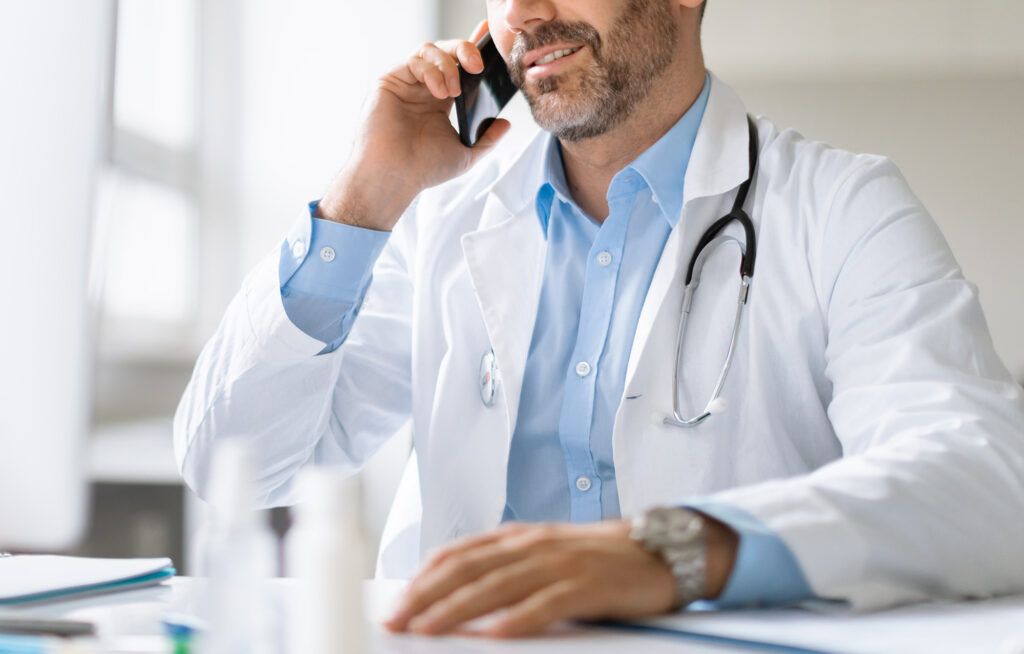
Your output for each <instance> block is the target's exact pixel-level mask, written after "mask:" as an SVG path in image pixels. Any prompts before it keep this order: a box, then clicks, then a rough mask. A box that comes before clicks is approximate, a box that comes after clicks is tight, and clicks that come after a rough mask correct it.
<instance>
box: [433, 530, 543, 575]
mask: <svg viewBox="0 0 1024 654" xmlns="http://www.w3.org/2000/svg"><path fill="white" fill-rule="evenodd" d="M526 529H528V526H527V525H525V524H522V523H516V522H510V523H507V524H504V525H502V526H500V527H498V528H497V529H495V530H493V531H489V532H487V533H484V534H478V535H476V536H469V537H468V538H463V539H461V540H458V541H456V542H454V543H452V544H451V545H448V546H446V547H442V548H440V549H438V550H437V551H435V552H434V553H433V554H431V556H430V558H429V559H428V560H427V563H426V564H425V565H424V566H423V570H421V571H420V574H423V573H424V572H426V571H427V570H430V569H432V568H435V567H437V566H438V565H439V564H441V563H443V562H444V561H446V560H448V559H450V558H451V557H453V556H457V555H459V554H464V553H466V552H469V551H472V550H475V549H477V548H478V547H481V546H483V545H489V544H491V543H494V542H497V541H499V540H502V539H504V538H507V537H508V536H511V535H513V534H517V533H521V532H522V531H524V530H526Z"/></svg>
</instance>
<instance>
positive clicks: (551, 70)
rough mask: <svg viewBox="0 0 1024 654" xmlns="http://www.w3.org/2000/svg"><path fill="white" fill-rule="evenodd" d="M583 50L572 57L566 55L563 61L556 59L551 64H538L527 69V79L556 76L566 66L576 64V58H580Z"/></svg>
mask: <svg viewBox="0 0 1024 654" xmlns="http://www.w3.org/2000/svg"><path fill="white" fill-rule="evenodd" d="M583 50H584V48H580V49H579V50H577V51H576V52H574V53H572V54H571V55H566V56H564V57H562V58H561V59H555V60H554V61H552V62H551V63H547V64H536V65H533V66H530V67H529V68H527V69H526V78H527V79H541V78H542V77H547V76H548V75H554V74H555V73H557V72H558V71H560V70H562V69H563V68H565V67H566V66H569V65H571V64H572V62H574V61H575V60H576V58H577V57H579V56H580V53H582V52H583Z"/></svg>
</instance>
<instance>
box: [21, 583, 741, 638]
mask: <svg viewBox="0 0 1024 654" xmlns="http://www.w3.org/2000/svg"><path fill="white" fill-rule="evenodd" d="M271 583H272V585H273V590H274V593H275V594H279V595H280V597H281V598H282V599H283V601H288V596H289V595H290V591H291V588H292V583H291V582H290V581H289V580H284V579H277V580H274V581H273V582H271ZM201 584H202V582H201V581H198V580H195V579H191V578H188V577H176V578H175V579H174V580H173V581H172V582H171V583H170V584H167V585H163V586H158V587H154V588H145V589H141V590H136V591H129V592H127V593H120V594H114V595H103V596H98V597H93V598H85V599H81V600H75V601H70V602H62V603H57V604H49V605H44V606H37V607H32V608H25V609H20V610H19V613H20V614H21V615H24V616H33V617H46V618H69V619H76V620H85V621H89V622H93V623H95V624H96V626H97V631H98V634H99V635H100V637H101V638H102V639H103V641H104V644H105V645H109V646H110V647H109V649H107V650H106V651H108V652H110V653H111V654H114V653H116V654H129V653H131V654H143V653H145V654H150V653H155V652H162V651H164V650H161V649H160V647H161V645H162V643H163V642H164V639H163V631H162V628H161V625H160V620H161V618H162V617H163V616H164V615H165V614H167V613H168V612H170V613H175V614H192V615H194V614H195V612H196V598H197V592H196V590H197V588H198V587H199V586H200V585H201ZM400 590H401V584H393V583H387V582H369V583H368V584H367V611H368V613H370V614H371V616H373V615H377V616H382V615H384V614H385V612H386V609H387V607H388V606H390V605H391V603H392V602H393V601H394V599H395V597H397V595H398V593H399V592H400ZM637 648H642V650H641V651H643V652H644V654H668V653H670V652H672V653H677V652H680V651H685V652H687V653H691V652H692V653H693V654H723V653H724V654H728V653H730V652H746V651H749V650H743V649H740V650H737V649H726V648H722V647H719V646H714V647H711V646H705V645H701V644H697V645H684V646H681V644H680V642H679V641H673V640H671V639H666V638H663V637H658V636H648V635H637V634H632V633H627V632H618V631H613V630H606V629H597V628H594V629H584V628H579V627H565V628H564V629H560V630H558V631H557V633H554V634H552V635H550V636H547V637H544V638H535V639H528V640H517V641H495V640H484V639H480V638H468V637H444V638H424V637H419V636H411V635H392V634H388V633H387V632H385V631H383V630H381V629H380V628H379V627H376V626H373V627H372V638H371V647H370V654H459V653H462V652H484V653H487V654H504V653H506V652H508V653H515V654H524V653H528V654H548V653H551V654H578V652H581V651H586V652H587V654H612V653H615V654H622V653H623V652H629V651H630V650H631V649H632V650H633V651H636V649H637Z"/></svg>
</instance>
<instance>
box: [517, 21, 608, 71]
mask: <svg viewBox="0 0 1024 654" xmlns="http://www.w3.org/2000/svg"><path fill="white" fill-rule="evenodd" d="M564 41H569V42H573V43H582V44H584V45H587V46H589V47H590V49H591V51H592V52H593V55H594V58H595V59H598V60H600V54H601V35H600V34H598V32H597V30H596V29H594V27H593V26H592V25H590V24H588V23H584V22H582V21H576V22H565V21H554V22H550V23H544V24H543V25H541V26H540V27H539V28H537V29H536V30H534V31H533V32H520V33H519V34H518V35H516V40H515V42H514V43H513V44H512V52H511V53H510V56H509V59H510V60H511V61H510V64H511V67H512V68H514V69H515V71H516V72H517V73H518V74H520V75H521V74H522V73H523V71H524V68H523V57H524V56H526V53H527V52H529V51H530V50H536V49H537V48H543V47H544V46H547V45H551V44H552V43H560V42H564Z"/></svg>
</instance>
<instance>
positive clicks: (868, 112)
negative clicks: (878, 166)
mask: <svg viewBox="0 0 1024 654" xmlns="http://www.w3.org/2000/svg"><path fill="white" fill-rule="evenodd" d="M114 4H115V6H116V11H115V12H113V13H112V15H111V21H112V22H113V24H114V25H115V29H114V33H115V48H114V50H115V56H114V57H113V61H112V62H111V66H112V71H113V85H112V86H113V88H112V93H111V103H110V116H109V120H110V126H111V129H110V142H109V147H108V152H107V161H106V166H105V169H104V172H103V175H102V185H101V191H100V194H99V198H98V201H97V214H96V230H95V239H94V246H93V270H92V275H91V280H92V287H93V288H92V297H93V298H94V299H95V303H96V309H97V312H98V316H99V323H98V324H99V328H98V330H97V335H98V336H97V344H96V345H97V351H98V356H97V365H96V372H95V397H94V401H93V426H92V436H91V438H90V441H89V447H88V452H89V456H88V461H89V463H88V468H89V477H90V479H91V484H92V490H93V493H92V505H93V507H92V516H91V527H90V530H89V535H88V537H87V539H86V541H85V542H84V543H83V544H82V546H81V549H80V551H79V553H84V554H92V555H103V556H156V555H170V556H172V557H173V558H174V559H175V561H176V562H177V563H178V567H179V570H182V571H184V572H188V571H189V570H190V569H191V566H192V563H191V561H190V558H189V555H188V541H189V539H190V537H191V534H193V533H194V532H195V530H196V528H197V527H198V524H199V523H200V522H201V520H202V506H201V503H200V502H199V501H198V500H196V499H194V498H193V497H191V495H190V494H189V493H188V491H187V490H186V489H184V488H183V486H182V485H181V482H180V480H179V478H178V475H177V470H176V467H175V463H174V460H173V454H172V449H171V427H170V425H171V416H172V415H173V412H174V409H175V406H176V403H177V400H178V398H179V397H180V395H181V392H182V390H183V389H184V387H185V384H186V382H187V380H188V377H189V374H190V372H191V367H192V364H193V362H194V360H195V357H196V356H197V354H198V352H199V349H200V348H201V347H202V344H203V343H204V342H205V340H206V338H208V336H209V335H210V334H211V333H212V331H213V330H214V328H215V327H216V324H217V321H218V320H219V317H220V315H221V313H222V311H223V310H224V308H225V307H226V305H227V303H228V301H229V300H230V298H231V296H232V295H233V294H234V292H235V290H236V289H237V288H238V286H239V283H240V281H241V279H242V277H243V275H244V274H245V272H246V271H247V270H248V269H249V268H250V267H251V266H252V265H254V264H255V263H256V261H257V260H258V259H259V258H261V257H262V256H264V255H265V254H267V253H269V252H270V251H271V250H274V249H276V248H277V247H278V245H279V243H280V239H282V238H283V237H284V234H285V232H286V230H287V229H288V227H289V226H290V225H291V223H292V222H293V221H295V220H296V219H297V218H299V217H300V216H301V215H302V214H303V212H305V211H306V202H307V201H309V200H311V199H314V198H316V197H318V196H319V194H320V193H321V192H322V190H323V189H324V187H325V185H326V184H327V183H328V182H329V180H330V179H331V177H332V176H333V174H334V173H335V172H336V170H337V169H338V168H339V167H340V166H341V165H342V163H343V162H344V160H345V157H346V153H347V151H348V147H349V143H350V140H351V138H352V136H353V131H354V128H355V126H356V124H357V119H358V116H359V112H360V105H361V103H362V100H363V98H364V96H365V93H366V91H367V89H368V88H369V85H370V83H371V81H372V79H373V78H374V77H375V76H377V75H378V74H380V73H382V72H383V71H385V70H386V69H387V68H389V67H390V66H391V65H393V64H394V63H396V62H398V61H401V60H402V59H403V58H404V57H405V56H407V55H408V54H409V53H410V52H411V51H412V50H414V49H415V48H416V47H417V46H418V45H419V44H420V43H422V42H423V41H425V40H434V39H438V38H452V37H462V36H465V35H468V34H469V32H470V31H471V30H472V28H473V26H474V25H475V24H476V23H477V21H479V20H480V19H481V18H483V16H484V12H485V2H484V0H377V1H376V2H359V1H357V0H292V1H290V2H284V1H281V0H116V2H115V3H114ZM1022 30H1024V3H1019V2H1008V1H1006V0H974V1H972V2H966V3H965V2H954V1H953V0H860V1H859V2H849V1H848V0H846V1H844V0H774V1H773V2H764V1H763V0H711V2H710V4H709V7H708V10H707V17H706V20H705V27H704V43H705V51H706V53H707V64H708V66H709V67H710V68H711V69H712V70H713V71H714V72H715V73H716V74H717V75H719V76H720V77H721V78H723V79H724V80H725V81H727V82H729V83H730V84H732V85H733V86H734V87H735V88H736V89H737V90H738V91H739V93H740V95H741V96H742V97H743V98H744V99H745V101H746V103H747V106H748V108H749V110H750V111H751V112H753V113H755V114H765V115H767V116H768V117H770V118H771V119H772V120H774V121H775V122H776V123H777V124H778V125H779V126H781V127H783V128H785V127H794V128H796V129H797V130H798V131H800V132H802V133H803V134H804V135H806V136H808V137H809V138H813V139H816V140H823V141H826V142H829V143H832V144H834V145H836V146H840V147H844V148H848V149H852V150H857V151H864V152H873V153H882V154H886V155H889V156H891V157H892V158H893V159H894V160H895V161H896V162H897V164H899V166H900V167H901V168H902V170H903V172H904V174H905V175H906V176H907V178H908V179H909V181H910V183H911V186H912V187H913V188H914V189H915V190H916V192H917V193H918V194H919V196H920V197H921V198H922V200H923V201H924V203H925V204H926V206H928V207H929V208H930V210H931V211H932V213H933V215H934V216H935V219H936V220H937V221H938V223H939V225H940V226H941V227H942V229H943V231H944V232H945V234H946V237H947V238H948V240H949V242H950V244H951V246H952V248H953V250H954V252H955V253H956V255H957V257H958V259H959V261H960V262H961V264H962V266H963V268H964V271H965V274H966V275H967V276H968V277H969V278H970V279H972V280H973V281H975V282H976V283H977V284H978V286H979V287H980V290H981V297H982V302H983V305H984V308H985V312H986V315H987V317H988V320H989V323H990V326H991V329H992V334H993V338H994V340H995V344H996V348H997V350H998V351H999V352H1000V354H1001V355H1002V357H1003V359H1004V361H1005V362H1006V364H1007V366H1008V367H1009V368H1010V370H1011V371H1012V372H1013V373H1014V375H1015V376H1017V378H1018V379H1021V378H1024V290H1022V287H1021V284H1020V282H1019V274H1018V270H1017V269H1016V264H1017V263H1018V262H1019V260H1020V259H1019V248H1020V245H1021V244H1022V243H1024V216H1022V215H1021V209H1020V203H1019V201H1017V197H1018V196H1019V187H1020V184H1021V179H1022V178H1024V160H1022V155H1021V154H1020V153H1021V152H1024V121H1022V118H1024V112H1022V107H1024V39H1022V38H1021V34H1022ZM509 113H510V115H511V117H512V120H513V122H514V123H515V124H516V126H517V133H518V134H522V132H523V131H525V130H524V129H523V127H524V126H527V127H528V125H529V115H528V112H527V111H526V109H525V107H524V104H523V103H521V102H519V103H518V105H517V106H513V107H510V109H509ZM516 138H517V137H515V135H513V138H511V139H509V142H507V143H506V144H505V145H506V146H507V147H512V146H514V143H513V141H515V140H516ZM408 447H409V445H408V440H407V439H406V440H403V439H401V438H399V439H396V440H395V441H394V443H392V445H391V446H390V447H389V448H386V449H385V450H384V451H383V452H381V453H380V454H379V455H378V457H377V459H376V460H375V461H374V463H373V464H372V465H371V466H370V468H369V469H368V470H367V472H365V473H364V474H363V476H362V478H363V482H364V496H365V501H366V509H365V516H366V519H365V522H366V528H367V532H368V536H369V538H370V540H371V542H376V541H377V539H378V538H379V532H380V529H381V528H382V525H383V521H384V518H385V515H386V512H387V508H388V506H389V504H390V500H391V495H392V494H393V490H394V485H395V484H396V483H397V479H398V476H399V473H400V470H401V466H402V465H403V463H404V461H405V458H406V457H407V455H408ZM274 520H275V524H276V525H277V526H278V528H279V529H283V528H284V526H285V523H286V516H285V515H284V513H283V512H280V511H278V512H275V515H274Z"/></svg>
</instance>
